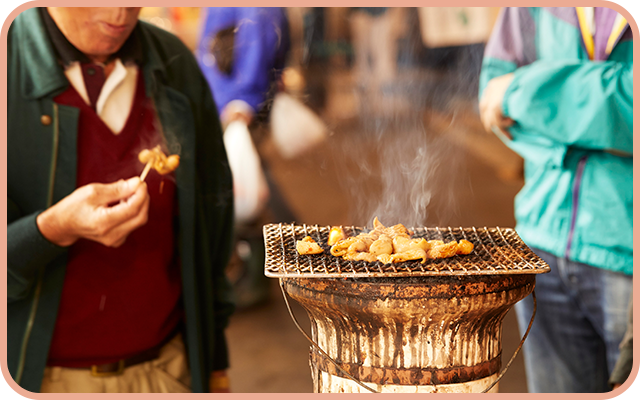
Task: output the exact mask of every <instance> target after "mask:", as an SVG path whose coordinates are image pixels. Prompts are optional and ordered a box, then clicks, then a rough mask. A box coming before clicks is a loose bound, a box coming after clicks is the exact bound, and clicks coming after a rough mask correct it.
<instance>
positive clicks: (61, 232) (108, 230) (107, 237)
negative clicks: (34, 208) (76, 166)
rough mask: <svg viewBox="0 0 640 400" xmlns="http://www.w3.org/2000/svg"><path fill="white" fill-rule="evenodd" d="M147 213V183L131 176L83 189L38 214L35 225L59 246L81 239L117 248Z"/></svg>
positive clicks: (90, 185) (93, 184)
mask: <svg viewBox="0 0 640 400" xmlns="http://www.w3.org/2000/svg"><path fill="white" fill-rule="evenodd" d="M148 211H149V193H148V192H147V184H146V183H144V182H141V181H140V178H138V177H134V178H131V179H128V180H126V181H125V180H120V181H118V182H114V183H110V184H101V183H92V184H89V185H86V186H82V187H80V188H78V189H76V190H75V191H74V192H73V193H71V194H70V195H69V196H67V197H65V198H64V199H62V200H60V201H59V202H58V203H56V204H55V205H53V206H52V207H50V208H48V209H47V210H45V211H44V212H43V213H41V214H40V215H38V217H37V219H36V223H37V224H38V229H40V232H41V233H42V235H43V236H44V237H45V238H47V239H48V240H49V241H50V242H52V243H54V244H57V245H58V246H70V245H72V244H73V243H75V242H76V241H77V240H78V239H80V238H84V239H89V240H93V241H96V242H99V243H102V244H104V245H105V246H109V247H119V246H121V245H122V244H123V243H124V242H125V240H126V239H127V236H128V235H129V234H130V233H131V232H133V231H134V230H135V229H137V228H139V227H141V226H142V225H144V224H146V223H147V217H148Z"/></svg>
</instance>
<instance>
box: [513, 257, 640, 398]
mask: <svg viewBox="0 0 640 400" xmlns="http://www.w3.org/2000/svg"><path fill="white" fill-rule="evenodd" d="M533 250H534V252H535V253H536V254H537V255H539V256H540V257H541V258H542V259H544V260H545V261H546V262H547V264H549V266H550V267H551V272H549V273H547V274H541V275H537V277H536V288H535V291H536V297H537V302H538V308H537V313H536V317H535V320H534V322H533V326H532V328H531V332H530V333H529V337H528V338H527V340H526V341H525V344H524V347H523V352H524V362H525V369H526V372H527V384H528V386H529V392H532V393H534V392H535V393H541V392H544V393H599V392H606V391H609V390H611V389H610V387H609V385H608V383H607V381H608V379H609V373H610V372H611V371H612V370H613V367H614V365H615V363H616V360H617V359H618V355H619V349H618V345H619V344H620V342H621V340H622V337H623V336H624V333H625V331H626V327H627V308H628V306H629V299H630V297H631V290H632V278H631V276H628V275H624V274H621V273H617V272H611V271H607V270H603V269H600V268H595V267H592V266H589V265H586V264H582V263H577V262H573V261H569V260H567V259H565V258H559V257H556V256H553V255H551V254H549V253H547V252H544V251H541V250H537V249H533ZM532 311H533V299H532V296H528V297H527V298H526V299H524V300H522V301H520V302H519V303H518V304H516V313H517V316H518V325H519V327H520V332H522V333H524V332H525V330H526V329H527V326H528V325H529V321H530V319H531V313H532Z"/></svg>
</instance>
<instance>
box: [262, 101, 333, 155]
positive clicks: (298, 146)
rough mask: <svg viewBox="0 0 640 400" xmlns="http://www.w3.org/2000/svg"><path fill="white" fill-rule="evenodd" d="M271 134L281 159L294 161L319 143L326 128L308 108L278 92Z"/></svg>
mask: <svg viewBox="0 0 640 400" xmlns="http://www.w3.org/2000/svg"><path fill="white" fill-rule="evenodd" d="M271 134H272V135H273V141H274V143H275V145H276V147H277V148H278V151H279V152H280V154H281V155H282V157H284V158H294V157H297V156H299V155H301V154H302V153H304V152H306V151H307V150H309V149H311V148H312V147H314V146H315V145H317V144H319V143H320V142H322V141H323V140H324V139H325V137H326V136H327V128H326V126H325V124H324V123H323V122H322V120H321V119H320V117H318V116H317V115H316V113H314V112H313V111H312V110H311V109H310V108H309V107H307V106H306V105H304V104H302V103H301V102H300V101H298V100H296V99H295V98H293V97H292V96H290V95H288V94H286V93H284V92H281V93H278V94H277V95H276V96H275V98H274V99H273V105H272V107H271Z"/></svg>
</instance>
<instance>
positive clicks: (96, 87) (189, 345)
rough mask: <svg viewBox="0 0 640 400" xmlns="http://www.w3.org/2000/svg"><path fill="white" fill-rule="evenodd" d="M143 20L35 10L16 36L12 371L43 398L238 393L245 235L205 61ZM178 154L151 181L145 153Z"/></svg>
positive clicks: (11, 130)
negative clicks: (232, 373)
mask: <svg viewBox="0 0 640 400" xmlns="http://www.w3.org/2000/svg"><path fill="white" fill-rule="evenodd" d="M139 11H140V8H133V7H131V8H124V7H122V8H119V7H89V8H57V7H49V8H31V9H29V10H26V11H24V12H23V13H21V14H20V15H18V16H17V17H16V19H15V20H14V21H13V23H12V24H11V28H10V30H9V34H8V128H7V130H8V134H7V146H8V151H7V153H8V167H7V170H8V184H7V191H8V201H7V202H8V210H7V219H8V227H7V237H8V242H7V248H8V255H7V281H8V283H7V292H8V296H7V301H8V309H7V314H8V328H7V340H8V367H9V371H10V373H11V376H12V377H13V379H14V380H15V381H16V382H17V383H18V384H19V385H20V386H21V387H23V388H24V389H26V390H29V391H32V392H39V391H41V392H91V393H94V392H189V391H194V392H208V391H212V392H226V391H229V384H228V379H227V375H226V369H227V368H228V356H227V347H226V342H225V338H224V329H225V327H226V325H227V323H228V318H229V315H230V314H231V312H232V311H233V304H232V303H231V301H230V287H229V285H228V283H227V282H226V280H225V275H224V266H225V265H226V263H227V261H228V259H229V253H230V248H231V239H232V228H233V195H232V187H231V173H230V170H229V167H228V163H227V159H226V155H225V150H224V147H223V142H222V133H221V128H220V123H219V120H218V117H217V113H216V108H215V105H214V103H213V99H212V97H211V94H210V91H209V90H208V88H207V84H206V80H205V79H204V77H203V76H202V74H201V72H200V70H199V69H198V66H197V63H196V60H195V59H194V57H193V55H192V54H191V52H190V51H189V50H188V49H187V48H186V47H185V46H184V45H183V44H182V42H181V41H180V40H179V39H177V38H176V37H174V36H173V35H171V34H169V33H167V32H166V31H163V30H161V29H159V28H156V27H154V26H151V25H149V24H146V23H143V22H140V21H138V14H139ZM156 145H160V146H161V147H162V148H163V149H164V151H165V152H169V151H171V152H178V153H179V154H180V157H181V165H180V166H179V167H178V169H177V170H176V171H175V172H174V173H172V174H171V175H165V176H160V175H159V174H157V173H154V172H151V173H149V174H148V175H147V177H146V179H145V181H144V182H143V181H141V179H140V178H139V177H138V175H140V172H141V171H142V168H143V166H144V165H143V164H141V163H140V162H139V161H138V153H139V152H140V151H141V150H142V149H147V148H151V147H154V146H156Z"/></svg>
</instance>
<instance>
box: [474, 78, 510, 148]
mask: <svg viewBox="0 0 640 400" xmlns="http://www.w3.org/2000/svg"><path fill="white" fill-rule="evenodd" d="M512 80H513V73H511V74H506V75H502V76H499V77H497V78H493V79H492V80H490V81H489V83H488V84H487V88H486V89H485V90H484V93H483V95H482V100H480V105H479V106H480V120H482V125H484V129H485V130H486V131H487V132H494V133H495V131H494V127H495V128H497V129H498V130H499V131H500V132H502V133H503V134H504V135H505V136H506V137H507V138H509V139H511V134H510V133H509V132H508V131H507V129H506V128H508V127H510V126H511V125H513V120H512V119H511V118H506V117H505V116H504V115H502V102H503V100H504V94H505V92H506V91H507V88H508V87H509V85H510V84H511V81H512Z"/></svg>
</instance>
